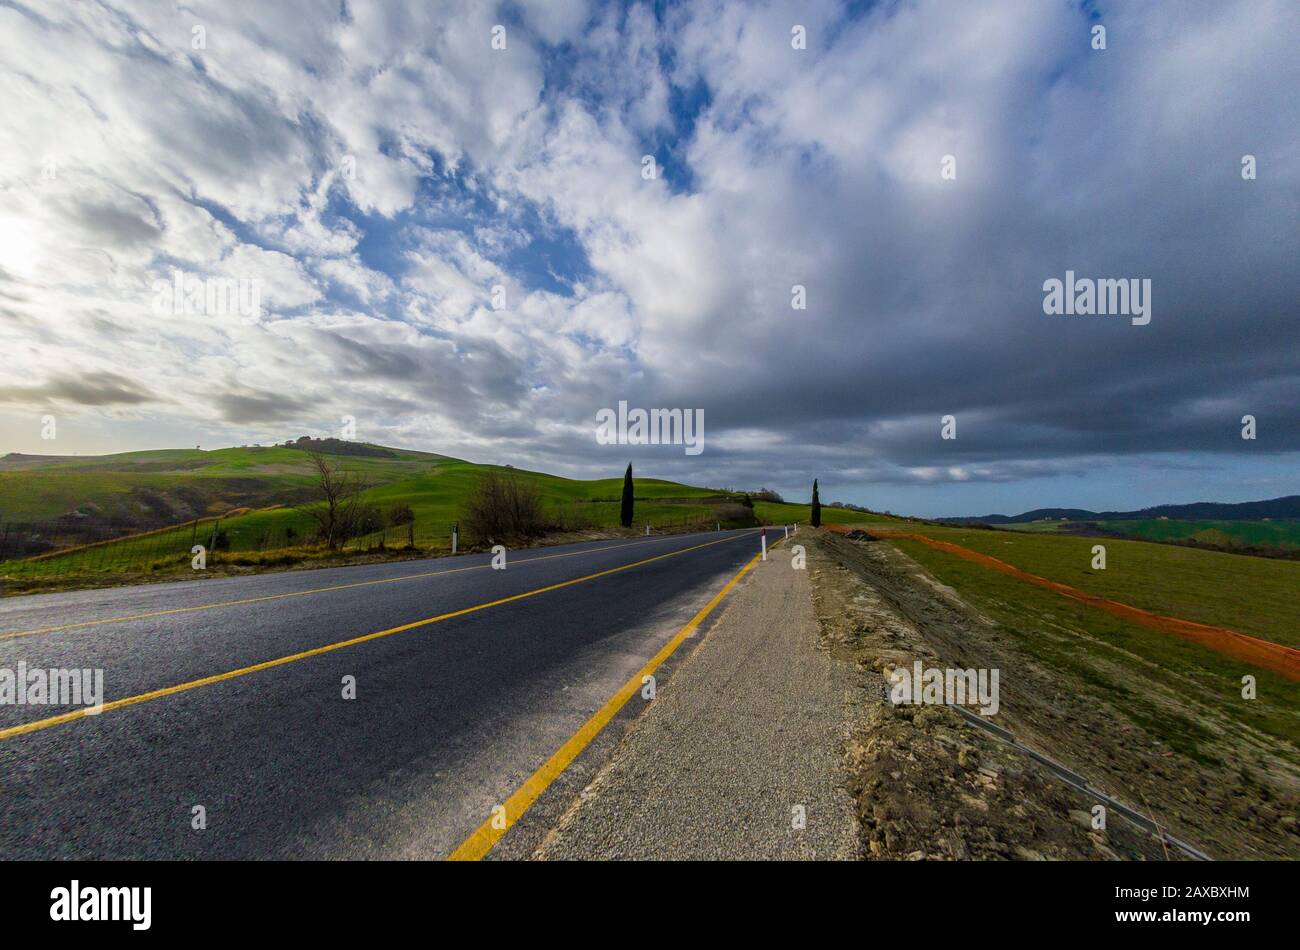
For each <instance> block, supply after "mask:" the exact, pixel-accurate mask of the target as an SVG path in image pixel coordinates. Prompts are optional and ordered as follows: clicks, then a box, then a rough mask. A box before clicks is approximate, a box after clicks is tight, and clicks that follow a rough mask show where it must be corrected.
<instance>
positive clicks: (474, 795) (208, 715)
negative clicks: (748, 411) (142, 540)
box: [0, 529, 780, 860]
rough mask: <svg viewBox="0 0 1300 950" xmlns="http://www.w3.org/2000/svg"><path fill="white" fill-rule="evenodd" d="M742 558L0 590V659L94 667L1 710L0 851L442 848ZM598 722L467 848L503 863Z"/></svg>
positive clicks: (519, 560)
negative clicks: (553, 773)
mask: <svg viewBox="0 0 1300 950" xmlns="http://www.w3.org/2000/svg"><path fill="white" fill-rule="evenodd" d="M777 533H778V534H779V533H780V532H779V529H778V530H777ZM771 534H772V532H771V530H770V529H769V535H771ZM757 551H758V536H757V531H756V530H746V531H723V532H717V533H706V534H695V535H678V536H671V537H655V538H638V539H634V540H630V541H597V542H591V543H585V544H575V545H566V546H563V547H555V548H543V549H535V550H528V551H518V552H512V553H510V554H509V556H508V562H507V565H508V566H507V568H506V569H505V570H493V569H492V568H491V566H490V563H489V562H490V556H488V555H465V556H461V557H457V558H442V559H437V560H427V561H403V562H396V563H386V564H382V565H366V566H358V567H343V568H334V569H329V570H320V571H302V572H291V573H281V574H264V575H260V576H256V577H247V578H226V579H213V580H208V581H196V582H185V583H175V584H157V585H147V586H141V587H131V588H116V589H112V590H98V591H80V592H73V593H63V594H49V595H39V596H29V597H20V598H11V599H8V600H5V601H0V669H10V670H16V669H17V668H18V665H19V664H20V662H25V663H26V665H27V668H28V669H29V670H30V669H33V668H39V669H52V668H55V669H69V668H75V669H83V668H89V669H102V670H103V676H104V693H105V697H104V698H105V702H106V703H108V704H109V705H108V706H107V708H105V709H104V710H103V711H102V712H101V713H100V714H98V715H94V716H83V715H80V714H79V713H78V712H77V710H76V709H75V708H71V707H68V706H49V705H44V706H40V705H0V859H7V860H10V859H19V858H89V859H98V858H207V859H211V858H332V859H350V858H389V857H393V858H441V857H446V856H447V855H448V854H450V853H451V852H452V851H453V850H454V849H456V847H457V846H458V845H459V844H461V842H463V841H464V840H465V839H466V838H467V836H470V835H471V833H473V832H474V831H475V830H476V829H478V828H480V826H481V825H482V823H483V822H484V821H485V820H490V818H491V815H492V809H493V807H494V806H495V805H497V804H499V803H501V802H504V801H506V800H507V798H508V797H509V796H511V795H512V794H513V793H515V792H516V791H517V790H518V789H519V787H520V785H521V783H524V782H525V781H526V780H527V779H528V778H529V777H530V776H531V775H533V774H534V772H535V771H536V770H537V769H538V768H539V766H542V765H543V763H545V762H546V761H547V760H548V758H549V757H550V756H551V755H552V754H553V753H555V752H556V750H557V749H559V748H560V747H561V746H563V745H564V744H565V743H566V742H569V741H570V739H571V737H573V736H574V734H575V733H576V732H577V731H578V730H579V729H581V728H582V727H583V725H584V723H586V722H587V721H588V720H589V718H590V717H591V716H592V714H593V713H594V712H596V711H597V710H598V709H600V708H601V707H602V706H603V705H604V704H606V703H607V701H608V700H609V699H610V697H611V696H613V695H614V694H615V693H616V692H617V691H618V690H619V688H620V687H622V686H623V685H624V684H625V683H626V682H628V680H629V677H631V676H633V675H634V674H636V673H637V671H638V670H640V669H641V668H642V667H643V665H644V664H645V663H646V662H647V661H648V660H650V659H651V658H652V657H654V656H655V654H656V653H657V652H658V651H659V650H660V649H661V648H662V647H664V645H665V644H666V643H668V642H669V641H670V640H671V639H672V638H673V637H674V635H675V634H677V633H678V631H679V630H681V629H682V628H683V626H684V625H686V624H687V623H688V622H689V621H691V619H692V617H693V616H694V615H695V614H696V612H697V611H699V610H700V609H701V607H703V606H705V605H706V604H708V603H709V602H710V601H711V600H712V599H713V598H714V597H715V595H717V594H718V593H719V591H721V590H722V589H723V587H724V585H725V584H726V583H727V581H728V580H730V579H731V578H732V577H733V576H735V574H736V573H737V571H739V570H740V569H741V568H742V567H743V566H744V565H745V564H746V563H747V562H748V561H749V560H750V559H751V558H752V557H753V556H754V555H755V554H756V553H757ZM640 562H644V563H640ZM604 572H609V573H604ZM591 575H597V576H591ZM553 585H562V586H558V587H554V586H553ZM545 588H552V589H545ZM471 608H473V609H471ZM449 614H450V615H451V616H447V615H449ZM408 625H409V627H408ZM395 628H396V629H395ZM350 641H356V642H350ZM303 654H305V655H303ZM276 661H279V662H276ZM263 664H270V665H263ZM250 668H251V669H250ZM667 669H668V668H667V667H665V672H667ZM348 677H353V678H355V680H354V682H355V698H345V696H344V693H345V691H346V682H347V678H348ZM176 687H180V688H179V689H174V688H176ZM127 699H130V700H132V701H131V702H129V703H124V704H121V705H118V706H114V705H112V704H113V703H114V702H115V701H117V702H120V701H122V700H127ZM637 702H638V700H636V699H633V700H632V701H631V702H629V704H628V707H627V709H625V710H624V712H623V716H622V718H626V717H628V716H631V715H633V714H634V713H635V709H634V707H636V705H637ZM70 711H71V712H73V716H72V717H67V715H66V714H68V713H69V712H70ZM61 716H62V717H65V718H64V719H63V720H60V719H59V718H58V717H61ZM24 726H29V727H32V728H29V729H26V730H24V729H23V728H22V727H24ZM613 731H614V729H613V728H612V727H607V728H606V729H605V730H604V731H603V732H602V734H601V735H600V737H599V738H598V739H597V740H596V741H594V742H593V743H592V744H591V745H590V746H589V747H588V748H587V749H586V751H584V752H583V753H582V757H580V758H579V759H578V761H576V762H575V763H574V765H573V768H572V770H566V772H568V771H573V772H575V773H576V774H577V776H578V778H576V779H575V778H573V777H571V776H566V777H565V778H563V780H557V781H555V783H554V784H553V785H552V786H550V787H549V788H548V789H547V790H546V791H545V792H544V794H543V795H542V796H541V797H540V798H539V799H538V800H537V802H536V805H535V806H534V807H533V808H532V809H530V810H529V812H528V815H527V816H525V819H524V820H523V821H520V823H519V824H517V825H514V826H513V827H511V828H510V830H509V831H508V832H507V833H506V834H505V836H504V837H502V838H501V839H500V841H499V843H498V846H497V847H495V848H494V849H493V851H492V854H491V855H490V856H492V857H503V856H514V855H518V854H524V853H527V851H528V850H529V849H530V848H531V847H532V846H533V844H535V842H536V840H538V839H539V838H540V837H541V835H542V834H543V833H544V832H545V830H546V819H547V817H548V816H549V815H552V814H556V813H558V811H559V810H560V809H562V808H563V807H564V805H565V804H566V802H567V801H569V800H571V798H572V795H573V794H575V793H576V792H577V791H578V790H580V789H581V787H582V785H581V777H582V776H583V775H585V774H589V773H590V772H591V770H592V769H594V768H595V766H596V765H598V764H599V762H593V761H591V759H592V757H599V756H602V755H603V754H605V753H606V752H607V751H608V750H609V748H610V747H611V743H612V742H613V741H614V740H613V739H611V738H609V737H608V736H607V735H605V733H611V732H613ZM200 809H201V811H200ZM200 815H201V816H202V819H203V820H202V821H199V817H198V816H200ZM515 817H516V816H511V820H512V821H514V819H515ZM197 825H202V826H203V827H196V826H197Z"/></svg>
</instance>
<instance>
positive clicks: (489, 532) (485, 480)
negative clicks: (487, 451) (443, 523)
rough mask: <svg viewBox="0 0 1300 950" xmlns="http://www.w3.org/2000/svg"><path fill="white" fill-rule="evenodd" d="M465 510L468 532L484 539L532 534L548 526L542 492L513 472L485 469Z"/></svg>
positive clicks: (477, 538)
mask: <svg viewBox="0 0 1300 950" xmlns="http://www.w3.org/2000/svg"><path fill="white" fill-rule="evenodd" d="M464 512H465V513H464V514H463V515H462V517H461V521H462V522H463V523H464V526H465V532H466V534H468V535H469V537H470V538H472V539H474V540H476V541H479V542H482V543H495V542H497V541H509V540H524V539H528V538H533V537H536V536H537V535H539V534H541V533H542V532H543V531H544V530H545V527H546V525H545V522H544V519H543V516H542V496H541V492H540V491H538V489H537V486H535V485H532V484H530V483H528V482H524V481H521V480H520V479H519V478H518V477H517V476H516V475H513V474H510V475H503V474H501V473H500V472H487V473H485V474H484V475H483V476H482V477H481V478H480V479H479V481H478V484H477V485H476V486H475V487H474V490H473V491H472V492H471V493H470V496H469V498H468V499H466V501H465V509H464Z"/></svg>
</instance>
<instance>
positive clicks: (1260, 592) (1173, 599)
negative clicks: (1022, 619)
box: [901, 525, 1300, 646]
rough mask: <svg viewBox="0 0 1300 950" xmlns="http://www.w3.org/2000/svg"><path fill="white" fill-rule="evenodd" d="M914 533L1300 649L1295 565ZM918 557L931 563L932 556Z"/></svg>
mask: <svg viewBox="0 0 1300 950" xmlns="http://www.w3.org/2000/svg"><path fill="white" fill-rule="evenodd" d="M907 530H911V531H915V532H916V533H918V534H923V535H926V536H927V537H932V538H936V539H938V540H943V541H951V542H952V543H954V544H960V545H961V546H962V547H966V548H970V549H971V550H973V551H979V552H981V553H983V554H988V555H990V556H992V557H996V558H998V559H999V560H1001V561H1006V562H1007V563H1008V564H1012V565H1014V566H1015V567H1018V568H1020V569H1021V570H1023V571H1028V572H1030V573H1032V574H1038V575H1040V576H1042V577H1047V578H1049V579H1051V580H1054V581H1060V582H1061V583H1064V584H1070V585H1072V586H1074V587H1077V588H1079V589H1080V590H1084V591H1087V592H1088V593H1091V594H1097V595H1099V596H1102V597H1107V598H1110V599H1111V600H1118V601H1120V602H1122V603H1125V604H1131V605H1132V606H1134V607H1141V608H1144V609H1146V610H1152V611H1155V612H1157V613H1162V614H1167V615H1169V616H1173V617H1180V618H1182V619H1184V620H1194V621H1197V622H1199V623H1205V624H1213V625H1215V626H1220V627H1228V628H1229V629H1232V630H1237V631H1239V632H1241V633H1248V634H1251V635H1253V636H1257V637H1262V638H1264V639H1266V640H1273V641H1275V642H1277V643H1283V644H1286V645H1288V646H1300V597H1297V592H1298V591H1300V563H1297V562H1295V561H1285V560H1276V559H1272V558H1259V557H1242V556H1241V555H1237V554H1225V553H1222V552H1218V551H1202V550H1197V549H1195V548H1183V547H1174V546H1171V545H1164V544H1149V543H1146V542H1143V541H1127V540H1122V539H1118V538H1084V537H1074V536H1068V535H1055V534H1041V533H1035V532H1013V531H988V530H980V529H974V528H971V529H967V528H948V527H939V526H934V525H911V526H909V527H908V529H907ZM901 543H902V544H903V546H904V548H905V549H906V550H907V551H908V553H909V554H912V553H914V551H920V550H924V551H926V552H932V549H929V548H923V546H922V545H920V544H917V543H916V542H901ZM1096 544H1101V545H1103V546H1105V548H1106V570H1104V571H1094V570H1093V569H1092V567H1091V562H1092V548H1093V545H1096ZM932 553H933V554H934V555H937V556H942V557H946V558H951V557H952V556H951V555H945V554H942V552H932ZM917 556H918V558H919V557H922V556H923V557H925V558H926V559H929V558H930V557H931V554H928V553H927V554H924V555H917ZM954 560H955V558H954ZM963 563H968V562H963ZM970 567H971V568H972V569H973V570H976V571H979V572H982V575H981V576H983V575H988V577H989V583H993V582H994V577H998V578H1002V577H1005V575H998V574H997V572H995V571H991V570H988V569H987V568H982V567H979V566H978V565H975V564H971V565H970ZM1016 583H1018V584H1020V586H1022V587H1029V586H1030V585H1028V584H1024V583H1023V582H1016Z"/></svg>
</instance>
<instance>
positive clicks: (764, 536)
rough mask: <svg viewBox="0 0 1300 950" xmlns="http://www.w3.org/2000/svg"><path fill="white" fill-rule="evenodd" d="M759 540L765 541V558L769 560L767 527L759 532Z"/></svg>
mask: <svg viewBox="0 0 1300 950" xmlns="http://www.w3.org/2000/svg"><path fill="white" fill-rule="evenodd" d="M758 537H759V540H761V541H762V542H763V560H764V561H766V560H767V529H766V528H764V529H763V530H762V531H760V532H759V533H758Z"/></svg>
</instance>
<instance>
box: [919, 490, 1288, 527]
mask: <svg viewBox="0 0 1300 950" xmlns="http://www.w3.org/2000/svg"><path fill="white" fill-rule="evenodd" d="M1147 518H1169V519H1177V520H1188V521H1197V520H1200V521H1258V520H1260V519H1261V518H1300V495H1285V496H1283V497H1281V498H1270V499H1268V500H1266V501H1243V502H1236V503H1233V504H1228V503H1224V502H1217V501H1198V502H1193V503H1192V504H1190V505H1157V506H1156V507H1154V508H1143V509H1141V510H1139V511H1088V510H1087V509H1086V508H1035V509H1034V510H1033V511H1026V512H1024V513H1023V514H1019V515H984V516H982V517H978V518H939V519H936V520H938V521H944V522H948V523H951V524H1027V523H1029V522H1031V521H1044V520H1048V521H1061V520H1065V521H1139V520H1143V519H1147Z"/></svg>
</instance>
